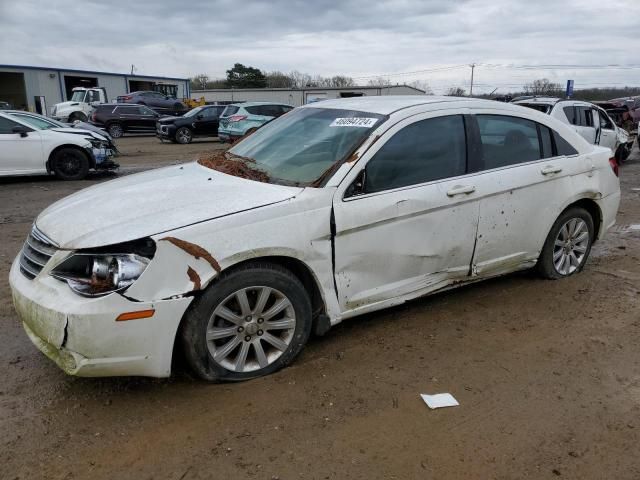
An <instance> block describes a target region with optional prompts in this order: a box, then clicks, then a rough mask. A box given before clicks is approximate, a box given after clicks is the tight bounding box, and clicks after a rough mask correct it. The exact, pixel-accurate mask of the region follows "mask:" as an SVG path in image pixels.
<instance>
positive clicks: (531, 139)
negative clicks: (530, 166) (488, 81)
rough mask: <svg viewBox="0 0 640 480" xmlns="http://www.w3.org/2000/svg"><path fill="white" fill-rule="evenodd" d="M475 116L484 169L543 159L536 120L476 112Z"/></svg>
mask: <svg viewBox="0 0 640 480" xmlns="http://www.w3.org/2000/svg"><path fill="white" fill-rule="evenodd" d="M476 119H477V121H478V127H479V129H480V142H481V146H482V155H481V157H482V163H481V165H482V168H483V169H484V170H490V169H492V168H500V167H506V166H509V165H516V164H519V163H525V162H531V161H534V160H540V159H541V158H543V157H542V152H541V151H540V150H541V149H540V141H539V140H538V129H537V128H536V122H533V121H531V120H527V119H524V118H519V117H509V116H506V115H476Z"/></svg>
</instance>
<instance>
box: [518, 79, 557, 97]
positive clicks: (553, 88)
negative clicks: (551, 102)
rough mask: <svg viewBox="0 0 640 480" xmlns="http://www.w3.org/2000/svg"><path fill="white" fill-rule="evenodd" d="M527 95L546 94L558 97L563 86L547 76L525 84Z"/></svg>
mask: <svg viewBox="0 0 640 480" xmlns="http://www.w3.org/2000/svg"><path fill="white" fill-rule="evenodd" d="M524 92H525V93H526V94H527V95H544V96H550V97H557V96H560V95H562V86H561V85H560V84H559V83H552V82H550V81H549V79H547V78H541V79H538V80H534V81H533V82H531V83H527V84H526V85H525V86H524Z"/></svg>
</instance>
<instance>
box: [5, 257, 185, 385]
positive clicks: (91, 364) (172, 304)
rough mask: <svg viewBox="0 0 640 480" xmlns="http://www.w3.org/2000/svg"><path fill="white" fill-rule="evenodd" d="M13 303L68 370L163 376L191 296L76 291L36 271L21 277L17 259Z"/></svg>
mask: <svg viewBox="0 0 640 480" xmlns="http://www.w3.org/2000/svg"><path fill="white" fill-rule="evenodd" d="M9 283H10V285H11V291H12V295H13V303H14V306H15V309H16V312H17V313H18V316H19V318H20V320H21V321H22V324H23V326H24V329H25V331H26V333H27V335H28V336H29V338H30V340H31V341H32V342H33V344H34V345H35V346H36V347H37V348H38V349H39V350H40V351H41V352H43V353H44V354H45V355H46V356H47V357H49V358H50V359H51V360H53V361H54V362H55V363H56V364H57V365H58V366H59V367H60V368H61V369H62V370H64V371H65V372H66V373H67V374H69V375H77V376H85V377H99V376H123V375H139V376H150V377H168V376H169V375H170V374H171V357H172V354H173V345H174V340H175V335H176V332H177V329H178V325H179V324H180V320H181V319H182V316H183V314H184V312H185V311H186V309H187V307H188V306H189V304H190V303H191V301H192V298H191V297H186V298H175V299H172V300H161V301H157V302H136V301H131V300H128V299H126V298H124V297H123V296H122V295H119V294H111V295H106V296H104V297H98V298H85V297H81V296H79V295H76V294H75V293H73V292H72V291H71V289H70V288H69V287H68V286H67V285H66V284H65V283H64V282H61V281H58V280H56V279H54V278H53V277H50V276H49V275H48V274H47V273H41V274H40V275H38V276H37V277H36V278H35V279H33V280H30V279H28V278H27V277H25V276H24V275H23V274H22V273H21V272H20V269H19V266H18V259H16V261H15V262H14V264H13V266H12V268H11V273H10V275H9ZM146 309H154V310H155V313H154V315H153V316H152V317H150V318H145V319H139V320H131V321H126V322H116V321H115V319H116V318H117V316H118V315H120V314H121V313H123V312H129V311H138V310H146Z"/></svg>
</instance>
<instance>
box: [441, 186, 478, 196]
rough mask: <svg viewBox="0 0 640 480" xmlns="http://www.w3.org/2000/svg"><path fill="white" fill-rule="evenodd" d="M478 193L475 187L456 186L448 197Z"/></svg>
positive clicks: (449, 192) (448, 193) (448, 192)
mask: <svg viewBox="0 0 640 480" xmlns="http://www.w3.org/2000/svg"><path fill="white" fill-rule="evenodd" d="M475 191H476V187H474V186H473V185H456V186H455V187H453V188H452V189H451V190H448V191H447V196H448V197H455V196H456V195H462V194H464V195H469V194H470V193H473V192H475Z"/></svg>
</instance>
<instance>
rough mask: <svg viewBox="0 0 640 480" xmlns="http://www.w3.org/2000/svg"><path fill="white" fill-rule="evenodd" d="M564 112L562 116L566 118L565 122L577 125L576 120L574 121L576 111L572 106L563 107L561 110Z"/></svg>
mask: <svg viewBox="0 0 640 480" xmlns="http://www.w3.org/2000/svg"><path fill="white" fill-rule="evenodd" d="M562 110H563V111H564V114H565V115H566V117H567V120H569V123H570V124H571V125H578V123H577V119H576V109H575V107H573V106H570V107H563V109H562Z"/></svg>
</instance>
